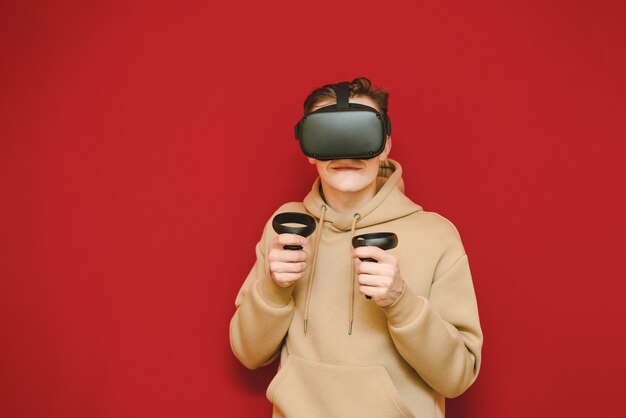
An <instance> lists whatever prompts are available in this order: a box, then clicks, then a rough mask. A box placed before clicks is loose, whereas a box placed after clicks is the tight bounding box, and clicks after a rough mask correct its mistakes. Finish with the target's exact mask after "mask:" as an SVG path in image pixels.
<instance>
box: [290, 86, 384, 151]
mask: <svg viewBox="0 0 626 418" xmlns="http://www.w3.org/2000/svg"><path fill="white" fill-rule="evenodd" d="M348 89H349V83H345V82H344V83H339V84H338V89H337V100H338V101H337V104H336V105H330V106H325V107H322V108H320V109H318V110H316V111H315V112H311V113H309V114H307V115H305V116H304V117H303V118H302V119H300V121H299V122H298V124H297V125H296V126H295V134H296V139H298V140H299V141H300V148H301V149H302V152H304V154H305V155H307V156H308V157H311V158H315V159H317V160H338V159H368V158H373V157H375V156H377V155H378V154H380V153H381V152H383V150H384V149H385V140H386V137H387V135H390V134H391V122H390V120H389V117H388V116H387V115H383V114H380V113H379V112H377V111H376V109H374V108H372V107H370V106H365V105H362V104H357V103H348V94H349V90H348Z"/></svg>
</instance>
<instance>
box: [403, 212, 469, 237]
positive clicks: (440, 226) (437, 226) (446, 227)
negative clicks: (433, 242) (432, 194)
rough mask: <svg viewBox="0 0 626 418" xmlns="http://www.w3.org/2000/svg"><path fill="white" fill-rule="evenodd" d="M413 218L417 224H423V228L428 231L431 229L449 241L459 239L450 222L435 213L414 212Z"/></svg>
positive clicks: (457, 232) (456, 230)
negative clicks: (426, 228) (425, 227)
mask: <svg viewBox="0 0 626 418" xmlns="http://www.w3.org/2000/svg"><path fill="white" fill-rule="evenodd" d="M414 216H415V217H416V219H417V220H418V221H419V222H421V223H424V225H425V226H427V227H428V228H429V229H430V228H431V229H432V230H433V231H438V232H439V233H440V234H442V235H445V236H447V237H449V238H451V239H459V240H460V239H461V235H460V234H459V230H458V229H457V227H456V226H455V225H454V224H453V223H452V221H450V220H449V219H448V218H446V217H444V216H442V215H440V214H439V213H437V212H430V211H426V210H421V211H419V212H416V213H415V214H414Z"/></svg>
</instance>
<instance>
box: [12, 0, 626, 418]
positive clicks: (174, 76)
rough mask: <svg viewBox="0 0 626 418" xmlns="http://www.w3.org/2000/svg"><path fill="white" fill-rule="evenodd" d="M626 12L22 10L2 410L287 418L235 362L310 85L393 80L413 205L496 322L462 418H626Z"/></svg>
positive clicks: (61, 5)
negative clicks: (236, 317)
mask: <svg viewBox="0 0 626 418" xmlns="http://www.w3.org/2000/svg"><path fill="white" fill-rule="evenodd" d="M624 4H625V3H624V2H622V1H613V2H610V1H594V0H586V1H583V0H581V1H550V2H548V1H536V0H533V1H521V0H520V1H515V2H509V1H487V0H477V1H473V2H462V1H458V2H451V1H437V2H433V1H429V2H426V1H416V2H397V1H384V2H373V1H368V2H365V1H361V2H351V3H345V4H344V3H341V4H340V3H338V2H326V1H316V2H301V1H272V2H243V1H240V0H238V1H230V2H221V4H213V3H212V2H201V1H197V2H190V1H184V2H181V1H176V2H169V3H168V2H155V1H145V2H140V1H132V2H109V1H107V2H89V1H84V2H78V1H77V2H67V1H65V2H57V1H48V2H11V3H9V2H2V5H1V6H0V7H1V8H0V52H1V60H2V61H1V67H0V94H1V99H0V106H1V108H0V137H1V140H0V278H1V285H0V286H1V287H0V309H1V311H0V332H1V337H0V416H2V417H203V416H230V417H244V416H245V417H266V416H269V413H270V406H269V404H268V403H267V401H266V400H265V394H264V392H265V388H266V386H267V384H268V383H269V380H270V379H271V376H272V373H273V372H274V369H275V365H272V366H269V367H266V368H265V369H262V370H257V371H248V370H246V369H244V368H243V367H242V366H240V365H239V363H237V361H236V360H235V359H234V357H233V356H232V354H231V352H230V348H229V343H228V323H229V320H230V317H231V316H232V314H233V312H234V298H235V295H236V292H237V290H238V288H239V286H240V284H241V282H242V281H243V279H244V277H245V275H246V273H247V272H248V270H249V269H250V267H251V266H252V263H253V261H254V245H255V243H256V242H257V240H258V239H259V237H260V233H261V230H262V227H263V224H264V222H265V221H266V220H267V218H268V217H269V216H270V215H271V213H272V212H273V211H274V210H275V209H276V208H277V207H278V206H279V205H280V204H281V203H283V202H285V201H288V200H299V199H301V198H302V197H303V196H304V195H305V194H306V192H307V191H308V190H309V188H310V184H311V182H312V181H313V179H314V177H315V172H314V170H313V168H312V167H311V166H309V165H308V163H307V162H306V160H305V159H304V157H303V156H302V155H301V154H300V152H299V149H298V147H297V143H296V141H294V140H293V136H292V129H293V125H294V123H295V122H296V121H297V120H298V118H299V116H300V113H301V108H302V107H301V106H302V101H303V99H304V97H305V96H306V95H307V94H308V93H309V91H310V90H312V89H313V88H315V87H317V86H319V85H321V84H325V83H329V82H337V81H341V80H345V79H351V78H354V77H357V76H362V75H364V76H367V77H369V78H371V79H372V80H373V81H374V82H375V83H376V84H379V85H383V86H386V87H387V88H388V89H389V91H390V92H391V96H390V114H391V117H392V120H393V123H394V136H393V139H394V148H393V150H392V154H391V156H392V157H393V158H395V159H397V160H399V161H400V162H401V163H402V164H403V166H404V169H405V182H406V186H407V194H408V195H409V196H410V197H411V198H412V199H413V200H414V201H416V202H417V203H419V204H421V205H423V206H424V208H425V209H426V210H429V211H435V212H438V213H440V214H442V215H444V216H446V217H447V218H449V219H450V220H452V221H453V222H454V223H455V225H456V226H457V227H458V229H459V231H460V233H461V236H462V238H463V242H464V244H465V247H466V250H467V252H468V254H469V257H470V264H471V267H472V272H473V276H474V282H475V288H476V293H477V297H478V302H479V309H480V314H481V321H482V326H483V330H484V334H485V345H484V348H483V367H482V370H481V373H480V376H479V378H478V380H477V381H476V383H475V384H474V385H473V386H472V387H471V388H470V389H469V390H468V391H467V392H466V393H465V394H463V395H462V396H461V397H459V398H456V399H453V400H449V401H448V402H447V405H448V416H449V417H481V418H486V417H494V418H495V417H529V416H541V417H553V416H562V417H590V416H603V415H607V416H617V415H619V414H620V412H621V407H622V404H621V402H620V401H618V399H617V398H618V397H619V396H621V395H623V390H624V376H625V375H626V362H625V361H624V343H625V342H626V341H625V340H626V333H625V332H624V328H623V322H624V320H625V319H626V313H625V311H624V305H625V303H624V302H623V300H624V291H625V290H626V286H625V285H624V279H625V277H624V276H625V275H624V269H623V266H622V265H623V258H624V250H625V245H624V236H625V232H626V231H625V230H626V228H625V223H626V222H625V221H624V213H625V210H626V204H625V203H624V198H623V193H624V190H623V189H624V183H625V182H624V180H625V179H626V175H625V174H626V173H625V172H624V169H623V163H624V156H625V153H624V151H625V146H624V142H625V139H626V135H625V134H626V123H625V117H624V115H625V111H626V106H625V102H626V82H625V81H624V80H625V79H624V74H626V47H625V46H624V45H625V43H624V39H625V37H626V29H625V25H624V23H625V22H626V6H624Z"/></svg>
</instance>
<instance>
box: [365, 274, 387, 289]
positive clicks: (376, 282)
mask: <svg viewBox="0 0 626 418" xmlns="http://www.w3.org/2000/svg"><path fill="white" fill-rule="evenodd" d="M358 280H359V284H360V285H361V286H371V287H389V285H390V284H391V279H389V278H388V277H386V276H372V275H370V274H359V279H358Z"/></svg>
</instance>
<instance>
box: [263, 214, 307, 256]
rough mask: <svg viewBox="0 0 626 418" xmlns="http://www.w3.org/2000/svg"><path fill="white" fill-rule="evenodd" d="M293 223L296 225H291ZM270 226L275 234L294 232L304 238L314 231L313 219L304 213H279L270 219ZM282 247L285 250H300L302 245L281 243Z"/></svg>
mask: <svg viewBox="0 0 626 418" xmlns="http://www.w3.org/2000/svg"><path fill="white" fill-rule="evenodd" d="M287 224H292V225H287ZM293 224H296V225H298V226H293ZM272 228H274V231H276V233H277V234H296V235H300V236H302V237H305V238H306V237H308V236H309V235H311V234H312V233H313V232H314V231H315V219H314V218H313V217H312V216H311V215H307V214H306V213H300V212H284V213H279V214H278V215H276V216H274V219H273V220H272ZM283 248H284V249H285V250H301V249H302V245H283Z"/></svg>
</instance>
